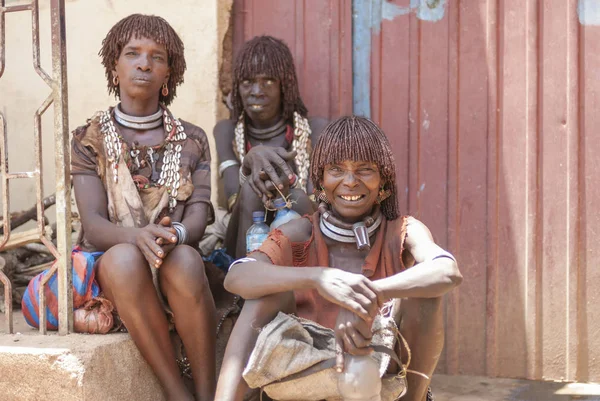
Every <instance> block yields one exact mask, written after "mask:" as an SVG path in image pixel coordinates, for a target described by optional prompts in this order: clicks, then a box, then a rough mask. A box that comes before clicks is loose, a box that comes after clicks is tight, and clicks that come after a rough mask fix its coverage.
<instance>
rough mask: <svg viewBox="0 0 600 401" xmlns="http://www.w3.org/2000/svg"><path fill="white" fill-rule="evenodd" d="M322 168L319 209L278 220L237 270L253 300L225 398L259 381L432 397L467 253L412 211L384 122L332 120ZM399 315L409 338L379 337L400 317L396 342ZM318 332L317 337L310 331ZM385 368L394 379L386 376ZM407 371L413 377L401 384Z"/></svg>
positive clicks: (325, 393)
mask: <svg viewBox="0 0 600 401" xmlns="http://www.w3.org/2000/svg"><path fill="white" fill-rule="evenodd" d="M310 178H311V180H312V182H313V185H314V187H315V188H317V191H316V193H317V195H318V199H319V201H320V204H319V207H318V211H317V212H315V213H314V214H313V215H311V216H305V217H303V218H301V219H296V220H292V221H290V222H289V223H287V224H284V225H282V226H281V227H280V229H276V230H273V231H272V232H271V233H270V234H269V237H268V238H267V240H265V242H264V243H263V244H262V246H261V247H260V248H259V249H258V250H257V251H255V252H253V253H251V254H249V255H248V257H246V258H242V259H239V260H237V261H236V262H234V263H233V264H232V266H231V268H230V271H229V273H228V275H227V277H226V279H225V287H226V288H227V290H228V291H231V292H233V293H235V294H239V295H241V296H242V297H243V298H244V299H246V302H245V304H244V307H243V309H242V312H241V314H240V317H239V318H238V320H237V323H236V325H235V327H234V330H233V332H232V334H231V337H230V340H229V343H228V345H227V350H226V352H225V357H224V360H223V365H222V368H221V373H220V376H219V381H218V384H217V399H218V400H220V401H234V400H241V399H242V398H243V397H244V395H245V393H246V391H247V390H248V386H250V387H252V388H257V387H261V388H263V389H264V390H265V391H266V392H267V394H269V395H272V393H269V391H272V392H276V394H278V395H279V396H278V397H276V396H275V395H273V398H274V399H313V400H314V399H330V398H336V399H338V398H342V399H344V400H355V401H359V400H372V401H376V400H395V399H397V398H398V397H399V396H401V395H402V393H401V392H402V391H405V390H406V389H407V391H406V394H404V396H403V397H402V400H407V401H423V400H425V399H427V400H431V399H432V396H431V394H430V392H429V391H428V385H429V380H430V377H431V375H432V374H433V371H434V369H435V367H436V365H437V361H438V358H439V356H440V354H441V350H442V348H443V341H444V327H443V315H442V313H443V311H442V296H443V295H444V294H445V293H447V292H448V291H450V290H451V289H453V288H454V287H456V286H457V285H459V284H460V283H461V281H462V276H461V274H460V272H459V270H458V267H457V264H456V261H455V259H454V258H453V256H452V255H450V254H449V253H448V252H446V251H444V250H443V249H442V248H440V247H439V246H438V245H436V244H435V242H434V241H433V239H432V236H431V233H430V232H429V230H428V229H427V227H426V226H425V225H424V224H423V223H421V222H420V221H418V220H416V219H415V218H413V217H409V216H404V217H401V216H400V213H399V210H398V201H397V188H396V175H395V162H394V157H393V154H392V150H391V147H390V144H389V142H388V140H387V138H386V136H385V134H384V133H383V131H381V129H380V128H379V127H378V126H377V125H376V124H374V123H373V122H372V121H370V120H368V119H366V118H362V117H354V116H352V117H344V118H341V119H338V120H337V121H334V122H332V123H331V124H329V125H328V126H327V127H326V128H325V129H324V130H323V133H322V134H321V137H320V139H319V142H318V143H317V145H316V146H315V149H314V151H313V154H312V158H311V177H310ZM400 300H401V301H400ZM384 311H387V312H384ZM280 312H285V314H282V313H280ZM289 314H294V315H295V316H297V317H292V316H290V315H289ZM386 314H388V316H389V317H388V318H387V319H388V320H387V322H388V323H389V324H388V326H383V323H382V322H384V321H385V320H384V319H383V317H382V316H383V315H386ZM297 321H299V322H300V323H301V327H304V328H305V329H306V330H304V329H302V330H299V329H297V326H298V323H297ZM394 322H396V323H397V327H399V332H400V333H401V334H402V336H403V338H404V339H405V340H406V342H407V343H408V347H406V346H404V347H402V349H401V351H402V352H400V353H398V351H397V348H394V346H393V345H391V346H390V347H388V348H382V346H381V345H380V343H378V342H377V343H376V339H377V338H379V337H377V336H378V335H380V336H381V334H380V330H383V328H385V327H388V328H389V327H390V325H391V327H393V330H392V334H391V341H392V343H391V344H393V341H394V337H395V336H394V334H393V332H397V330H398V329H397V328H396V323H394ZM315 323H316V324H318V325H320V327H321V329H319V328H318V326H316V325H315ZM376 326H377V330H376ZM309 327H312V329H310V330H308V328H309ZM307 330H308V331H307ZM290 333H291V334H290ZM309 333H312V334H310V335H311V336H313V335H314V336H315V337H312V339H310V340H307V339H306V338H307V336H308V335H309ZM315 333H317V334H315ZM319 333H321V334H319ZM323 333H325V334H323ZM327 333H329V334H327ZM378 333H379V334H378ZM269 336H271V338H273V339H272V340H269V338H268V337H269ZM323 337H325V339H327V341H325V340H323ZM389 338H390V337H389V336H388V340H389ZM317 339H319V341H317ZM313 341H314V342H313ZM377 341H379V340H377ZM386 341H387V340H386ZM313 344H314V345H313ZM317 344H320V345H317ZM324 344H327V345H324ZM332 344H334V345H332ZM397 345H398V343H396V346H397ZM408 349H410V350H411V351H412V354H411V353H410V352H409V351H408ZM303 350H304V351H303ZM375 351H377V352H375ZM384 351H385V352H387V354H388V355H389V356H390V358H388V359H385V356H383V357H382V356H381V355H383V354H384ZM392 354H393V355H392ZM273 355H277V356H276V357H274V356H273ZM290 355H291V356H290ZM327 355H329V356H327ZM410 355H412V362H410V364H409V360H410V359H411V358H410ZM392 356H395V358H393V357H392ZM314 358H322V359H318V360H314ZM328 358H329V359H328ZM377 358H379V359H377ZM306 361H312V362H310V363H308V362H306ZM373 361H385V364H383V362H382V365H378V364H377V363H373ZM394 361H395V362H396V364H394V363H393V362H394ZM328 363H330V364H328ZM388 363H390V364H389V365H388ZM398 363H399V365H401V366H398ZM303 364H305V365H303ZM407 365H409V366H407ZM321 371H325V372H326V374H324V375H323V374H321V373H320V372H321ZM286 372H287V373H289V375H287V376H286V374H287V373H286ZM332 372H333V373H332ZM384 372H388V373H390V376H391V378H388V376H387V375H386V376H384V377H385V378H386V379H385V381H384V380H383V379H380V377H381V375H382V374H383V373H384ZM242 377H243V378H244V379H245V381H244V379H242ZM404 377H406V381H407V386H406V385H403V384H402V385H400V384H399V383H400V382H401V381H402V380H404ZM313 378H314V381H313V382H311V381H310V380H312V379H313ZM246 382H247V383H246ZM299 383H304V384H303V386H304V387H302V386H301V385H300V384H299ZM285 391H288V393H286V392H285ZM291 391H294V393H293V394H290V393H289V392H291ZM394 391H396V392H394ZM298 393H299V394H298ZM309 393H310V398H302V396H303V395H304V396H305V397H308V396H309ZM294 397H299V398H294Z"/></svg>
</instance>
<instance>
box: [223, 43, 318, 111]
mask: <svg viewBox="0 0 600 401" xmlns="http://www.w3.org/2000/svg"><path fill="white" fill-rule="evenodd" d="M260 74H265V75H266V76H268V77H271V78H277V79H278V80H279V81H280V82H281V101H282V112H283V118H284V119H285V120H286V121H290V122H291V118H292V115H293V114H294V111H296V112H298V113H300V115H301V116H303V117H306V115H307V114H308V111H307V110H306V106H304V102H302V99H301V98H300V89H299V88H298V78H297V76H296V68H295V67H294V58H293V57H292V53H291V52H290V49H289V48H288V47H287V45H286V44H285V43H284V42H283V41H281V40H279V39H276V38H274V37H272V36H256V37H254V38H252V39H250V40H249V41H247V42H246V43H244V45H243V46H242V48H241V49H240V51H239V53H238V55H237V56H236V58H235V66H234V68H233V87H232V93H231V100H232V103H233V116H234V119H235V120H236V121H237V120H238V119H239V118H240V116H241V115H242V112H243V111H244V106H243V104H242V98H241V97H240V92H239V86H240V83H241V82H242V81H243V80H244V79H251V78H254V77H255V76H257V75H260Z"/></svg>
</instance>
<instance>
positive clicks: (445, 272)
mask: <svg viewBox="0 0 600 401" xmlns="http://www.w3.org/2000/svg"><path fill="white" fill-rule="evenodd" d="M404 246H405V250H406V251H408V252H410V254H411V255H412V256H413V258H414V259H415V263H416V264H415V265H414V266H413V267H411V268H410V269H407V270H405V271H403V272H401V273H398V274H395V275H393V276H391V277H387V278H384V279H381V280H377V281H375V286H376V287H377V288H378V290H379V291H380V293H381V295H382V297H383V299H384V300H388V299H392V298H436V297H440V296H442V295H444V294H445V293H447V292H448V291H450V290H451V289H453V288H454V287H456V286H458V285H460V284H461V283H462V279H463V278H462V275H461V274H460V271H459V270H458V266H457V264H456V261H455V260H454V258H452V257H451V255H450V254H448V253H447V252H446V251H444V250H443V249H442V248H440V247H439V246H438V245H437V244H436V243H435V242H434V241H433V238H432V236H431V232H430V231H429V229H428V228H427V227H426V226H425V225H424V224H423V223H421V222H420V221H419V220H417V219H414V218H409V221H408V223H407V227H406V240H405V242H404Z"/></svg>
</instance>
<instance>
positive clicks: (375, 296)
mask: <svg viewBox="0 0 600 401" xmlns="http://www.w3.org/2000/svg"><path fill="white" fill-rule="evenodd" d="M316 290H317V291H318V292H319V294H320V295H321V296H322V297H323V298H325V299H326V300H328V301H329V302H333V303H334V304H337V305H339V306H341V307H342V308H344V309H347V310H349V311H351V312H353V313H355V314H357V315H358V316H359V317H360V318H361V319H363V320H364V321H365V322H366V323H368V324H369V325H370V324H371V323H372V321H373V319H374V318H375V316H377V313H378V312H379V308H380V307H381V305H380V299H381V296H380V294H379V290H378V289H377V286H375V284H374V283H373V282H371V280H369V279H368V278H366V277H365V276H363V275H362V274H354V273H348V272H345V271H343V270H340V269H335V268H326V269H324V270H323V272H322V273H321V274H320V275H319V277H318V279H317V282H316Z"/></svg>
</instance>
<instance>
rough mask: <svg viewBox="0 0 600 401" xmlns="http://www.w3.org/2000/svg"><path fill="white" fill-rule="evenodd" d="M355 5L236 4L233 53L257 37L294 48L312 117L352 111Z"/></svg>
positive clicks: (337, 0) (344, 0) (263, 0)
mask: <svg viewBox="0 0 600 401" xmlns="http://www.w3.org/2000/svg"><path fill="white" fill-rule="evenodd" d="M351 13H352V2H351V1H350V0H327V1H309V0H299V1H281V0H235V1H234V5H233V21H234V42H233V43H234V47H233V51H234V55H235V54H236V52H237V50H238V49H239V48H240V46H241V45H242V43H244V41H246V40H248V39H250V38H252V37H254V36H256V35H271V36H275V37H277V38H280V39H283V40H284V41H285V42H286V43H287V45H288V46H289V47H290V50H291V51H292V54H293V55H294V60H295V62H296V69H297V73H298V80H299V82H300V93H301V95H302V99H303V100H304V103H305V104H306V106H307V107H308V111H309V115H312V116H320V117H327V118H335V117H337V116H339V115H343V114H349V113H351V112H352V42H351V41H352V15H351Z"/></svg>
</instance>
